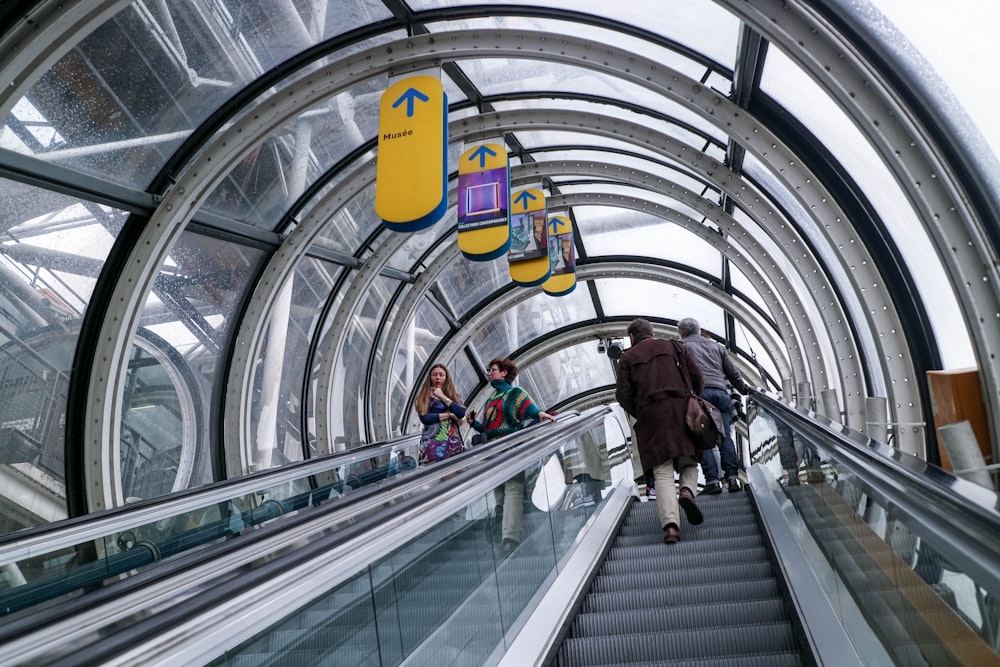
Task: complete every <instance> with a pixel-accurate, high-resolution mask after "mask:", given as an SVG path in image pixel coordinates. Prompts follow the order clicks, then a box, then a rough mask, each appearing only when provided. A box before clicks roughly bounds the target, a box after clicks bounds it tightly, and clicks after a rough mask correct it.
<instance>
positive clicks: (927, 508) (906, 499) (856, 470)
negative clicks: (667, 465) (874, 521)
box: [753, 392, 1000, 596]
mask: <svg viewBox="0 0 1000 667" xmlns="http://www.w3.org/2000/svg"><path fill="white" fill-rule="evenodd" d="M753 399H754V400H755V401H757V402H758V403H759V404H760V405H762V406H763V407H764V408H765V409H766V410H767V411H769V412H770V413H771V414H773V415H774V416H776V417H779V418H780V419H782V420H784V421H785V422H786V423H787V424H788V425H789V426H791V427H792V428H794V429H795V430H796V431H799V432H800V433H802V434H803V435H805V436H807V437H808V438H809V439H810V440H812V441H813V442H815V443H817V444H818V445H820V446H821V447H823V448H824V449H826V450H828V451H830V452H831V454H834V455H835V457H836V460H837V462H838V463H839V464H842V465H843V466H844V467H845V468H846V469H847V470H848V471H849V472H850V473H851V474H852V475H853V476H854V477H856V478H857V479H858V480H860V482H861V483H862V485H863V487H864V491H865V492H866V493H868V494H869V495H870V496H871V497H873V498H874V499H875V500H876V501H877V502H879V503H880V504H881V505H882V506H883V507H886V508H892V510H893V512H894V514H896V515H897V516H899V518H901V519H902V520H903V522H904V523H906V524H908V525H909V526H910V527H911V529H912V530H914V532H916V533H917V534H918V535H921V536H924V537H925V539H927V536H930V540H931V543H932V545H933V546H934V548H935V549H936V550H937V551H939V552H941V554H942V555H943V556H944V557H945V558H947V559H948V561H950V562H951V563H952V564H954V565H956V566H958V568H959V569H960V570H961V571H962V572H964V573H965V574H966V575H968V576H970V577H972V578H973V579H974V580H975V581H976V582H977V583H978V584H979V585H980V586H982V587H983V588H985V589H986V590H988V591H990V592H991V593H992V594H993V595H998V596H1000V571H998V569H997V563H1000V509H998V508H1000V496H998V494H996V493H994V492H991V491H990V490H989V489H986V488H984V487H981V486H979V485H978V484H974V483H972V482H970V481H968V480H965V479H962V478H960V477H957V476H955V475H953V474H951V473H949V472H948V471H946V470H943V469H941V468H939V467H937V466H935V465H932V464H930V463H927V462H926V461H923V460H922V459H919V458H917V457H916V456H913V455H912V454H907V453H906V452H901V451H899V450H896V449H893V448H892V447H890V446H888V445H886V444H884V443H880V442H878V441H876V440H872V439H871V438H869V437H868V436H866V435H864V434H861V433H858V432H857V431H853V430H851V429H849V428H848V427H846V426H844V425H843V424H840V423H838V422H834V421H832V420H830V419H828V418H827V417H824V416H823V415H820V414H817V413H815V412H812V411H808V410H800V409H798V408H794V407H792V406H791V405H790V404H788V403H787V402H785V401H784V400H779V399H776V398H774V397H772V396H768V395H766V394H763V393H760V392H754V393H753Z"/></svg>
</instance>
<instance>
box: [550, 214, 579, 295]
mask: <svg viewBox="0 0 1000 667" xmlns="http://www.w3.org/2000/svg"><path fill="white" fill-rule="evenodd" d="M548 231H549V260H550V261H551V264H552V275H550V276H549V279H548V280H546V281H545V282H544V283H542V290H544V291H545V293H546V294H548V295H550V296H564V295H566V294H569V293H570V292H572V291H573V289H574V288H575V287H576V249H575V248H574V247H573V223H572V222H570V220H569V218H567V217H565V216H563V215H552V216H549V230H548Z"/></svg>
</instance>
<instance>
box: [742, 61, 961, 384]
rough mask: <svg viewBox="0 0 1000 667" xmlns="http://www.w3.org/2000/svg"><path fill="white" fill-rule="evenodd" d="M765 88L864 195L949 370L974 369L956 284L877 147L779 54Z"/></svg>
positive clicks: (767, 72) (764, 81)
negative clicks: (901, 264) (961, 325)
mask: <svg viewBox="0 0 1000 667" xmlns="http://www.w3.org/2000/svg"><path fill="white" fill-rule="evenodd" d="M761 87H762V88H763V89H764V90H765V91H766V92H767V93H768V94H770V95H773V96H774V97H775V99H777V100H778V101H779V102H780V103H781V104H782V105H783V106H784V107H785V108H786V109H787V110H788V111H789V112H791V113H793V114H795V115H797V116H798V117H799V119H800V120H801V121H802V122H803V123H805V125H806V126H807V127H808V128H809V130H810V131H811V132H813V133H814V134H815V135H816V136H817V137H818V138H819V140H820V141H821V142H822V143H823V145H824V146H826V147H827V149H828V150H830V151H831V152H832V153H833V154H834V155H835V156H836V158H837V159H838V160H839V161H840V162H841V163H842V164H843V165H844V168H845V170H846V172H847V173H849V174H850V175H851V176H852V177H853V178H854V181H855V182H856V183H857V184H858V185H859V186H860V187H862V188H863V189H864V192H865V195H866V196H867V197H868V200H869V201H870V202H871V203H872V204H873V205H874V206H875V209H876V210H877V211H878V214H879V217H880V218H881V219H882V222H883V224H885V226H886V227H887V228H888V230H889V232H890V234H891V236H892V240H893V241H894V242H895V243H896V246H897V247H898V248H899V250H900V252H901V253H902V255H903V258H904V261H905V262H906V265H907V266H908V267H909V268H910V276H911V277H912V279H913V281H914V283H915V284H916V286H917V289H918V291H919V292H920V301H921V302H922V303H923V305H924V307H925V308H926V309H927V314H928V319H929V320H930V324H931V326H932V327H933V329H934V332H935V337H936V338H937V341H938V346H939V348H940V351H941V358H942V363H943V364H944V365H945V367H946V368H963V367H967V366H973V365H975V356H974V355H973V352H972V344H971V341H970V340H969V336H968V333H967V332H966V334H965V336H961V337H959V336H957V335H956V334H957V333H958V332H957V330H956V328H955V326H954V323H956V322H962V321H963V318H962V313H961V310H960V308H959V306H958V302H957V300H956V298H955V294H954V292H953V290H952V288H951V281H950V280H948V276H947V274H946V273H945V270H944V267H943V266H942V264H941V261H940V260H939V258H938V255H937V253H936V251H935V249H934V246H933V244H932V243H931V241H930V239H929V238H928V236H927V233H926V232H925V231H924V227H923V225H921V224H920V219H919V216H918V215H917V213H916V211H914V209H913V207H912V206H911V205H910V203H909V201H908V200H907V199H906V196H905V195H904V194H903V191H902V190H901V189H900V188H899V186H898V184H897V183H896V180H895V179H894V178H893V176H892V174H891V173H890V172H889V170H888V169H887V168H886V166H885V163H884V162H883V161H882V160H881V159H880V158H879V156H878V154H877V153H876V152H875V150H874V149H873V148H872V146H871V145H870V144H869V143H868V141H867V140H866V139H865V138H864V136H862V134H861V132H860V131H859V130H858V128H857V127H856V126H855V125H854V123H853V122H852V121H851V119H850V118H849V117H848V116H847V115H846V114H844V112H843V111H841V109H840V108H839V107H838V106H837V105H836V103H835V102H834V101H833V100H832V99H830V97H829V96H828V95H827V94H826V93H825V92H824V91H823V90H822V89H821V88H820V87H819V86H818V85H817V84H816V83H815V82H814V81H813V80H812V79H811V78H809V76H808V75H807V74H806V73H805V72H804V71H803V70H802V69H800V68H799V67H797V66H796V65H795V64H794V63H792V62H791V61H790V60H789V59H788V58H787V57H786V56H785V55H784V54H783V53H781V52H780V51H778V50H777V49H773V50H771V51H770V52H769V54H768V58H767V62H766V64H765V66H764V74H763V76H762V77H761ZM963 329H964V328H963Z"/></svg>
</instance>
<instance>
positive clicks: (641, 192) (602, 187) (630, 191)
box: [554, 179, 716, 229]
mask: <svg viewBox="0 0 1000 667" xmlns="http://www.w3.org/2000/svg"><path fill="white" fill-rule="evenodd" d="M554 182H555V183H557V184H558V186H559V192H560V193H561V194H564V195H569V194H579V193H582V194H598V195H599V194H608V195H611V196H612V197H614V196H615V195H620V196H623V197H625V196H630V197H636V198H639V199H642V200H644V201H648V202H650V203H653V204H659V205H660V206H664V207H666V208H669V209H670V210H672V211H677V212H678V213H680V214H682V215H685V216H687V217H688V218H690V219H692V220H694V221H695V222H700V221H701V220H702V217H703V216H702V214H701V213H699V212H698V211H696V210H694V209H693V208H691V207H690V206H688V205H686V204H684V203H682V202H679V201H677V200H676V199H671V198H670V197H668V196H667V195H666V194H661V193H659V192H657V191H656V190H647V189H645V188H639V187H632V186H629V185H622V184H620V183H612V182H611V181H595V182H574V181H572V180H571V181H568V182H566V183H562V182H561V181H559V180H557V179H554ZM608 199H609V201H611V198H610V197H609V198H608ZM611 207H612V208H613V207H614V206H613V205H612V206H611ZM575 208H576V207H574V210H575ZM602 208H609V207H607V206H605V207H602ZM712 229H716V227H715V225H714V224H713V225H712Z"/></svg>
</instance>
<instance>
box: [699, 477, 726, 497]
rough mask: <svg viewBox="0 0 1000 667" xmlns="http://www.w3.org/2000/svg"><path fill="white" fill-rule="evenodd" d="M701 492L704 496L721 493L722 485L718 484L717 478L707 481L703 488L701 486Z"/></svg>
mask: <svg viewBox="0 0 1000 667" xmlns="http://www.w3.org/2000/svg"><path fill="white" fill-rule="evenodd" d="M701 492H702V493H703V494H704V495H706V496H715V495H718V494H720V493H722V485H721V484H719V480H715V481H714V482H708V483H707V484H705V488H703V489H702V490H701Z"/></svg>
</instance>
